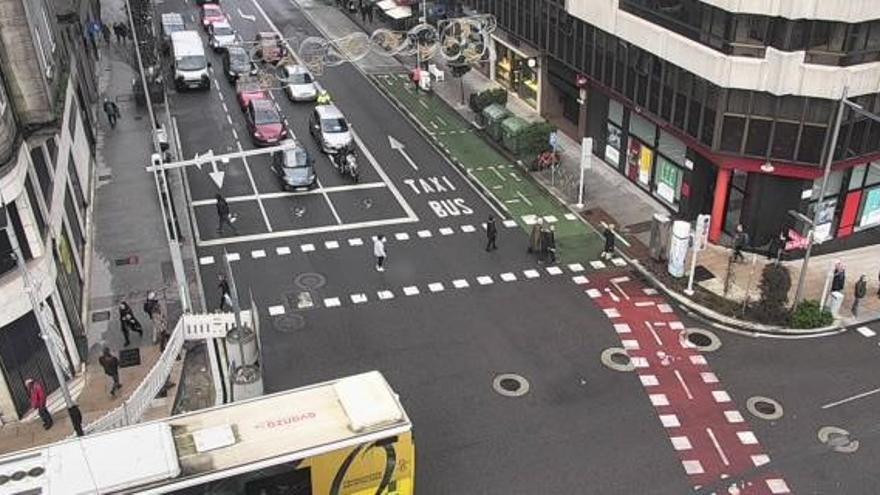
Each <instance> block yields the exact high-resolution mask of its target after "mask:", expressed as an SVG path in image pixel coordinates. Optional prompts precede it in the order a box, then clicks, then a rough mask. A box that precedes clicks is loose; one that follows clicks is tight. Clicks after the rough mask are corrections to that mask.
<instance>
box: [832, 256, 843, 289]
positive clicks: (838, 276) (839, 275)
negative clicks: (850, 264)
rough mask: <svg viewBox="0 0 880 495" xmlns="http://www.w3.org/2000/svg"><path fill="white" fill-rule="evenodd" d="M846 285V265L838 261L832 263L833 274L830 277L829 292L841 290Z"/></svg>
mask: <svg viewBox="0 0 880 495" xmlns="http://www.w3.org/2000/svg"><path fill="white" fill-rule="evenodd" d="M844 286H846V267H844V266H843V263H841V262H840V261H838V262H837V263H835V264H834V275H832V277H831V292H843V288H844Z"/></svg>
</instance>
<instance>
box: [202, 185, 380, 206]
mask: <svg viewBox="0 0 880 495" xmlns="http://www.w3.org/2000/svg"><path fill="white" fill-rule="evenodd" d="M383 187H388V184H385V183H384V182H364V183H363V184H349V185H345V186H330V187H324V188H315V189H309V190H308V191H278V192H269V193H261V194H260V195H259V197H260V198H262V199H281V198H292V197H296V196H309V195H314V194H323V193H330V194H332V193H337V192H347V191H357V190H361V189H380V188H383ZM256 199H257V196H256V195H253V194H245V195H240V196H229V197H227V198H226V202H227V203H237V202H242V201H255V200H256ZM190 204H192V205H193V206H208V205H215V204H217V200H216V199H213V198H211V199H197V200H195V201H191V202H190Z"/></svg>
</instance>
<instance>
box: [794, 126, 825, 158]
mask: <svg viewBox="0 0 880 495" xmlns="http://www.w3.org/2000/svg"><path fill="white" fill-rule="evenodd" d="M824 145H825V128H824V127H819V126H815V125H804V127H803V129H802V130H801V144H800V150H798V157H797V160H798V161H799V162H807V163H820V162H821V161H822V147H823V146H824Z"/></svg>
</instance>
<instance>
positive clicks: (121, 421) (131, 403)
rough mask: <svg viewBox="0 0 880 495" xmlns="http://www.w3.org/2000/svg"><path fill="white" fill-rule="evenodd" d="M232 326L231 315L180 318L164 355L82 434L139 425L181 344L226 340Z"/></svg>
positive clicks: (247, 320)
mask: <svg viewBox="0 0 880 495" xmlns="http://www.w3.org/2000/svg"><path fill="white" fill-rule="evenodd" d="M242 320H243V324H250V322H251V318H250V312H249V311H242ZM234 326H235V319H234V316H233V314H232V313H215V314H185V315H183V316H181V317H180V319H179V320H178V321H177V325H175V327H174V331H173V332H172V333H171V336H170V337H169V339H168V343H167V344H166V347H165V351H163V352H162V355H161V356H159V360H158V361H156V364H154V365H153V367H152V368H151V369H150V371H149V373H147V376H146V377H145V378H144V380H143V381H142V382H141V383H140V385H138V387H137V388H136V389H135V390H134V392H133V393H132V394H131V396H130V397H129V398H128V399H125V400H123V401H122V404H121V405H120V406H118V407H117V408H116V409H113V410H112V411H110V412H108V413H107V414H105V415H104V416H101V417H100V418H98V419H97V420H95V421H93V422H91V423H89V424H88V425H86V426H85V427H84V428H83V430H84V431H85V432H86V434H90V433H95V432H100V431H107V430H112V429H114V428H120V427H122V426H128V425H131V424H134V423H137V422H139V421H140V420H141V418H143V416H144V413H145V412H146V411H147V409H148V408H149V407H150V402H152V400H153V398H155V397H156V395H158V394H159V392H160V391H161V390H162V387H164V386H165V383H166V382H167V381H168V376H169V375H170V374H171V368H172V367H173V366H174V362H175V360H176V359H177V356H178V355H179V354H180V351H181V350H182V349H183V343H184V342H185V341H187V340H199V339H207V338H222V337H226V332H227V331H228V330H229V329H230V328H232V327H234Z"/></svg>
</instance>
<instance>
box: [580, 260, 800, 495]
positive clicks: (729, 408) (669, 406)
mask: <svg viewBox="0 0 880 495" xmlns="http://www.w3.org/2000/svg"><path fill="white" fill-rule="evenodd" d="M592 278H593V280H592V281H590V283H588V284H586V285H581V287H582V288H584V289H587V290H586V294H587V295H588V296H589V297H591V298H592V299H593V301H594V302H595V303H596V304H597V305H598V306H599V307H600V308H602V309H603V311H604V312H605V314H606V316H607V317H608V319H609V320H611V322H612V323H613V324H614V328H615V331H616V332H617V333H618V336H619V337H620V340H621V347H623V348H624V349H626V352H627V354H628V355H629V356H630V359H631V361H632V363H633V364H634V365H635V366H636V369H635V371H636V373H637V374H638V375H639V380H640V381H641V382H642V385H643V386H644V388H645V392H646V393H647V394H648V398H649V400H650V401H651V403H652V404H653V405H654V408H655V409H656V411H657V415H658V419H660V421H661V423H663V425H664V427H665V428H666V432H667V433H668V434H669V438H670V443H671V445H670V446H671V447H672V448H673V450H674V451H675V452H676V453H677V454H678V456H679V459H680V460H681V462H682V468H683V469H684V470H685V472H686V474H687V475H688V477H689V478H690V481H691V484H692V485H693V486H694V488H695V489H699V488H701V487H708V486H716V487H718V490H717V491H716V493H718V494H719V495H720V494H726V493H731V494H755V495H764V494H784V493H791V492H790V488H789V487H788V486H787V484H786V483H785V481H784V480H783V478H782V476H781V475H779V473H775V472H773V471H772V470H769V471H768V470H767V469H766V468H759V466H762V465H765V464H767V463H769V462H770V458H769V456H767V455H766V454H765V453H764V451H763V449H762V448H761V445H760V443H759V442H758V439H757V438H756V437H755V434H754V432H753V431H752V430H751V428H750V426H749V423H748V421H746V416H745V415H744V414H742V413H741V412H740V410H739V409H738V408H737V406H736V403H735V402H734V401H733V398H732V397H731V396H730V395H729V394H728V393H727V392H726V391H725V390H724V387H723V385H722V384H721V382H720V381H719V380H718V377H717V376H716V375H715V374H714V373H713V372H712V369H711V367H710V366H709V362H708V358H707V357H706V356H705V355H703V354H701V353H700V352H699V351H698V350H697V349H696V348H694V347H693V346H692V344H690V343H689V342H688V341H687V340H686V339H685V338H684V334H683V326H682V324H681V322H680V321H679V319H678V317H677V316H676V314H675V313H674V311H673V309H672V308H671V307H670V306H669V305H668V304H667V303H666V301H665V299H664V298H663V297H661V296H659V295H657V294H656V292H655V291H654V290H653V289H650V288H647V287H645V286H644V285H643V284H642V283H640V282H638V281H635V280H631V279H630V277H628V276H626V275H617V276H615V275H613V274H611V273H601V274H596V275H594V277H592ZM725 478H731V481H730V482H726V481H724V479H725ZM733 480H737V481H738V483H737V484H736V487H735V488H731V485H733V484H734V481H733Z"/></svg>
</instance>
